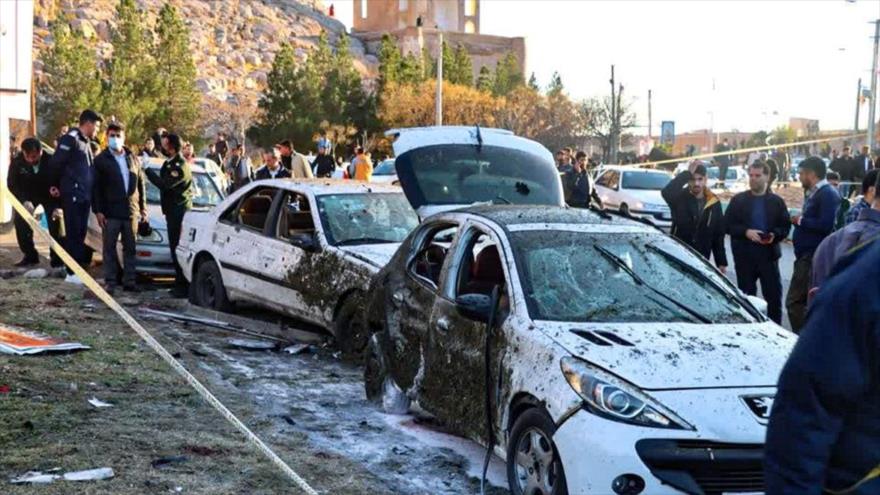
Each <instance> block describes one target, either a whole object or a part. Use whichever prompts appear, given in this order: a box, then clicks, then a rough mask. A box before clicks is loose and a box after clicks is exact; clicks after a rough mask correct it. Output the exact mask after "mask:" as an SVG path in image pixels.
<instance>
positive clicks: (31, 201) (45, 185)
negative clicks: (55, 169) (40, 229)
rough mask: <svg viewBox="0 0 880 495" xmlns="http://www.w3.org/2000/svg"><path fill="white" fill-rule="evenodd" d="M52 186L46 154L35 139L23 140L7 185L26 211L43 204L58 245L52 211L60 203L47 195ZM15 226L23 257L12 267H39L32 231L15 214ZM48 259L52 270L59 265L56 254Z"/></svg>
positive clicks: (58, 224) (57, 224)
mask: <svg viewBox="0 0 880 495" xmlns="http://www.w3.org/2000/svg"><path fill="white" fill-rule="evenodd" d="M52 185H53V184H52V172H51V170H50V169H49V155H47V154H44V153H43V147H42V146H41V145H40V141H39V140H38V139H37V138H32V137H31V138H27V139H25V140H24V141H22V143H21V153H19V154H18V155H17V156H16V157H15V159H13V160H12V163H11V164H10V165H9V175H8V176H7V177H6V186H7V187H8V188H9V192H11V193H12V194H14V195H15V197H16V198H18V200H19V201H21V202H22V204H23V205H24V207H25V208H27V209H28V210H29V211H31V212H33V211H34V210H35V209H36V208H37V207H38V206H40V205H43V214H44V215H45V216H46V220H47V223H48V224H49V234H51V235H52V238H53V239H55V240H56V241H58V242H59V243H60V242H61V228H60V227H61V221H60V220H59V219H58V217H57V214H55V213H56V212H55V209H56V208H61V202H60V201H58V200H57V199H55V198H52V196H50V195H49V188H50V187H52ZM59 211H60V210H59ZM14 223H15V238H16V240H17V241H18V247H19V249H21V253H22V254H23V255H24V258H22V259H21V261H19V262H18V263H16V264H15V266H33V265H38V264H39V263H40V256H39V254H37V249H36V248H35V247H34V232H33V230H31V227H30V226H29V225H28V223H27V222H26V221H25V219H24V218H22V217H21V216H19V214H18V213H16V214H15V222H14ZM49 256H50V260H51V263H52V266H53V267H56V266H61V264H62V263H61V259H60V258H58V255H56V254H55V251H51V253H50V254H49Z"/></svg>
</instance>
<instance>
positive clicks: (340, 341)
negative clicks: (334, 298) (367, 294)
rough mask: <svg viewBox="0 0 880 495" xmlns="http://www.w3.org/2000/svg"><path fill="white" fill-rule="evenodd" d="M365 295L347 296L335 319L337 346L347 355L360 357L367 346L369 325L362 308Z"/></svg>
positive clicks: (334, 333)
mask: <svg viewBox="0 0 880 495" xmlns="http://www.w3.org/2000/svg"><path fill="white" fill-rule="evenodd" d="M362 303H363V297H362V296H361V294H359V293H353V294H350V295H349V296H348V297H346V298H345V301H343V303H342V307H341V308H339V311H337V312H336V318H335V319H334V320H333V337H334V338H335V339H336V347H338V348H339V350H340V351H342V353H343V354H344V355H346V356H349V357H360V356H362V355H363V354H364V349H365V348H366V347H367V327H366V325H364V322H363V318H362V314H361V308H362Z"/></svg>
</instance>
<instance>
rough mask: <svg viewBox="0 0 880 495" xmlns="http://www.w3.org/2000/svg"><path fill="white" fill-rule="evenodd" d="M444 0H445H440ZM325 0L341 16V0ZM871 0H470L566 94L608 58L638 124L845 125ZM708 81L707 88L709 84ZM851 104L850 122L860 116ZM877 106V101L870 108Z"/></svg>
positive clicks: (347, 9)
mask: <svg viewBox="0 0 880 495" xmlns="http://www.w3.org/2000/svg"><path fill="white" fill-rule="evenodd" d="M445 1H454V0H445ZM325 3H326V4H327V5H329V4H330V3H333V4H335V10H336V17H337V18H338V19H339V20H340V21H342V22H343V23H345V24H346V25H347V26H351V19H352V15H353V3H352V0H342V1H334V0H325ZM878 18H880V0H855V1H846V0H736V1H722V0H689V1H685V0H680V1H667V0H642V1H637V0H617V1H600V0H481V3H480V31H481V32H482V33H484V34H494V35H500V36H524V37H525V38H526V74H530V73H532V72H534V73H535V75H536V76H537V78H538V82H539V83H540V84H541V85H542V86H543V85H546V84H547V83H548V82H549V81H550V77H551V75H552V74H553V72H554V71H558V72H559V73H560V75H561V76H562V81H563V83H564V85H565V87H566V90H567V91H568V93H569V95H570V96H571V97H573V98H576V99H580V98H589V97H594V96H604V95H607V94H609V93H610V84H609V82H608V81H609V78H610V71H611V69H610V66H611V64H614V65H615V76H616V79H617V80H618V81H619V82H620V83H622V84H623V85H624V93H623V94H624V97H625V98H626V97H627V96H629V97H630V99H631V100H632V102H633V108H634V110H635V112H636V115H637V118H638V124H639V125H640V126H642V128H641V130H636V132H638V133H646V132H647V124H648V116H647V114H648V111H647V108H648V101H647V100H648V90H649V89H650V90H651V91H652V104H653V109H652V127H653V130H654V134H655V135H657V134H659V129H660V121H662V120H672V121H675V129H676V132H683V131H688V130H695V129H706V128H709V127H710V126H712V127H713V128H714V129H715V130H716V131H728V130H733V129H737V130H740V131H757V130H760V129H765V130H768V129H772V128H773V127H776V126H778V125H784V124H786V123H787V122H788V118H789V117H805V118H813V119H819V125H820V128H821V129H824V130H830V129H852V126H853V123H854V118H855V108H856V91H857V85H858V80H859V78H860V77H861V78H862V84H863V86H865V87H869V86H870V80H869V79H870V74H871V57H872V53H873V43H872V38H873V34H874V25H873V24H871V21H873V20H875V19H878ZM713 84H714V90H713ZM867 113H868V105H867V104H865V105H863V106H862V108H861V115H860V116H861V118H860V124H859V128H860V129H863V128H864V127H865V123H866V122H867ZM878 117H880V113H878Z"/></svg>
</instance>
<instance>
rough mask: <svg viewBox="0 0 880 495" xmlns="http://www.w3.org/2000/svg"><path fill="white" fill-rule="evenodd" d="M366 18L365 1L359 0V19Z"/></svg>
mask: <svg viewBox="0 0 880 495" xmlns="http://www.w3.org/2000/svg"><path fill="white" fill-rule="evenodd" d="M366 18H367V0H361V19H366Z"/></svg>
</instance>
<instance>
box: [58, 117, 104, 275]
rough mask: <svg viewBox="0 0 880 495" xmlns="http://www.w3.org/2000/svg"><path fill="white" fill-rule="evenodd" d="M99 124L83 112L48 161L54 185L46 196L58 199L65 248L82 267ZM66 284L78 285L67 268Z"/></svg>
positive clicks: (85, 261)
mask: <svg viewBox="0 0 880 495" xmlns="http://www.w3.org/2000/svg"><path fill="white" fill-rule="evenodd" d="M102 121H103V119H102V118H101V116H100V115H98V114H97V113H96V112H94V111H93V110H83V112H82V113H81V114H80V116H79V127H77V128H76V129H73V130H72V131H70V132H68V133H67V134H66V135H64V137H62V138H61V139H60V140H59V141H58V149H56V150H55V155H54V156H53V157H52V161H51V162H50V166H51V169H52V173H53V175H54V179H53V182H54V183H57V184H58V186H57V187H55V186H53V187H52V188H51V189H50V194H51V195H52V197H59V196H60V198H61V209H62V210H63V211H64V230H65V232H66V240H65V248H67V252H68V253H70V256H71V257H73V259H74V260H76V261H77V262H78V263H79V264H81V265H83V266H85V265H86V264H87V262H88V261H89V258H88V257H87V254H86V245H85V241H86V231H87V228H88V224H89V212H90V211H91V199H92V181H93V173H92V162H93V161H94V156H93V154H92V146H91V139H92V138H93V137H94V136H95V134H96V133H97V132H98V128H99V127H100V123H101V122H102ZM66 281H67V282H71V283H75V284H82V281H80V280H79V278H78V277H77V276H76V275H74V274H73V271H72V270H70V268H68V269H67V279H66Z"/></svg>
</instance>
